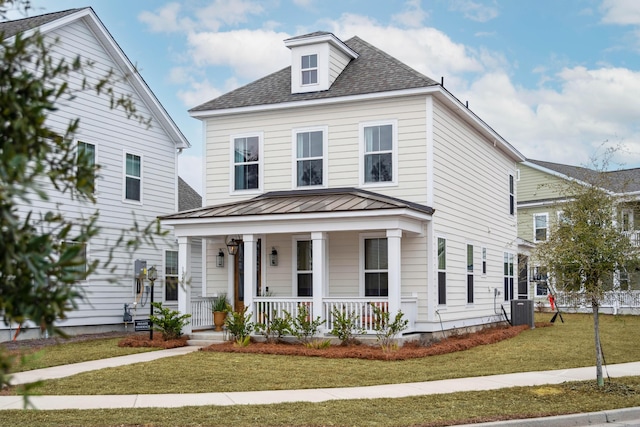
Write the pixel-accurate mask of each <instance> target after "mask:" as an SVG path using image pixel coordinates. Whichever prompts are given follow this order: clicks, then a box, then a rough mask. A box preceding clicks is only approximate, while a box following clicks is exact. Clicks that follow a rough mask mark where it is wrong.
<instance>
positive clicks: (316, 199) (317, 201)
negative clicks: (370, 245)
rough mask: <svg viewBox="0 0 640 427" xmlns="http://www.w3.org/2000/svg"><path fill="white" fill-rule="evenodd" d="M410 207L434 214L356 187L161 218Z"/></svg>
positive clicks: (273, 196)
mask: <svg viewBox="0 0 640 427" xmlns="http://www.w3.org/2000/svg"><path fill="white" fill-rule="evenodd" d="M391 209H409V210H412V211H415V212H417V213H420V214H423V215H424V214H427V215H432V214H433V213H434V212H435V210H434V209H433V208H431V207H429V206H425V205H421V204H418V203H413V202H408V201H406V200H401V199H397V198H394V197H389V196H384V195H381V194H378V193H373V192H371V191H367V190H361V189H356V188H333V189H332V188H326V189H318V190H292V191H275V192H270V193H265V194H261V195H259V196H257V197H254V198H252V199H249V200H243V201H239V202H233V203H225V204H222V205H216V206H207V207H204V208H199V209H192V210H189V211H184V212H178V213H175V214H171V215H165V216H162V217H160V219H161V220H188V219H206V218H228V217H240V216H242V217H246V216H259V215H287V214H307V213H331V212H363V211H379V210H391Z"/></svg>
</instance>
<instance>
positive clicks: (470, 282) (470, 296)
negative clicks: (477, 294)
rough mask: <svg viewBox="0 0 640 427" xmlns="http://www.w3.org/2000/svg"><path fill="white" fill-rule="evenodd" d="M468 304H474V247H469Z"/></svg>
mask: <svg viewBox="0 0 640 427" xmlns="http://www.w3.org/2000/svg"><path fill="white" fill-rule="evenodd" d="M467 303H468V304H471V303H473V245H467Z"/></svg>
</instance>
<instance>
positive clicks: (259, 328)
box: [255, 310, 291, 343]
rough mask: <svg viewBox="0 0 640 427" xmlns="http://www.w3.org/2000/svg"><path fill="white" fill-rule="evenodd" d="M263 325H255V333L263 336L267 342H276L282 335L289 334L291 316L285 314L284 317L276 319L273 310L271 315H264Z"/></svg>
mask: <svg viewBox="0 0 640 427" xmlns="http://www.w3.org/2000/svg"><path fill="white" fill-rule="evenodd" d="M264 316H265V319H264V320H265V321H264V323H257V324H256V325H255V331H256V333H257V334H260V335H262V336H264V338H265V340H266V341H267V342H269V343H270V342H278V341H280V340H281V339H282V337H283V336H284V335H287V334H289V333H291V315H290V314H289V313H285V316H284V317H278V316H277V315H276V312H275V310H274V311H273V312H272V313H271V315H270V316H269V315H267V313H264Z"/></svg>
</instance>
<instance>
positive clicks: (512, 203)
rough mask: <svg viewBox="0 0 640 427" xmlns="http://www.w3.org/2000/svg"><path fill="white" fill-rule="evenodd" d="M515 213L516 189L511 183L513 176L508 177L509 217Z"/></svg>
mask: <svg viewBox="0 0 640 427" xmlns="http://www.w3.org/2000/svg"><path fill="white" fill-rule="evenodd" d="M515 213H516V188H515V184H514V182H513V175H509V215H515Z"/></svg>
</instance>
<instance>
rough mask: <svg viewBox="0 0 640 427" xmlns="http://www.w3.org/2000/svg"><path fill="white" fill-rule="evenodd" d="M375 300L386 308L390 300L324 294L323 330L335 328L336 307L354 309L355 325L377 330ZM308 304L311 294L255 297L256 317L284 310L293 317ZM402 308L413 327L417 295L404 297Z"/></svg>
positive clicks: (370, 331)
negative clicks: (294, 296) (285, 296)
mask: <svg viewBox="0 0 640 427" xmlns="http://www.w3.org/2000/svg"><path fill="white" fill-rule="evenodd" d="M371 304H375V305H376V306H377V307H380V308H381V309H382V310H383V311H386V310H388V307H389V302H388V300H387V299H386V298H371V297H365V298H357V297H354V298H323V302H322V315H321V319H322V320H325V321H326V322H325V323H324V324H323V325H322V328H323V330H325V331H326V332H329V331H331V330H332V329H333V322H334V318H333V317H334V316H333V309H334V308H337V309H338V310H345V311H346V312H347V313H353V314H354V317H355V319H356V326H357V327H358V328H359V329H364V331H365V333H367V334H374V333H375V327H376V317H375V313H374V311H373V308H372V307H371ZM301 305H305V306H307V309H308V312H309V313H312V312H313V302H312V301H311V299H310V298H274V297H258V298H256V299H255V300H254V307H255V313H256V320H257V321H258V322H260V321H264V319H267V318H272V316H274V315H275V317H284V316H285V311H286V312H288V313H289V314H291V315H292V316H293V317H295V316H297V315H298V313H299V310H300V306H301ZM401 309H402V312H403V314H404V319H407V320H409V325H408V328H407V329H406V330H405V332H410V331H412V330H414V325H415V320H416V317H417V313H418V300H417V298H416V297H403V298H402V307H401ZM390 317H391V320H393V319H394V318H395V313H391V316H390Z"/></svg>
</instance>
